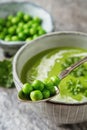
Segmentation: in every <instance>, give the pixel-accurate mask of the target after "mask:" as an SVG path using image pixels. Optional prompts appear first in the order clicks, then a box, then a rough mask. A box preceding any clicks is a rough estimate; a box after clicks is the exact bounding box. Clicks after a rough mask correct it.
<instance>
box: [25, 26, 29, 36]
mask: <svg viewBox="0 0 87 130" xmlns="http://www.w3.org/2000/svg"><path fill="white" fill-rule="evenodd" d="M29 33H30V32H29V29H28V28H27V29H25V30H24V34H26V35H27V36H29Z"/></svg>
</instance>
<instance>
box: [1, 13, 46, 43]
mask: <svg viewBox="0 0 87 130" xmlns="http://www.w3.org/2000/svg"><path fill="white" fill-rule="evenodd" d="M41 24H42V20H41V19H40V18H39V17H37V16H35V17H32V16H31V15H29V14H25V13H23V12H17V13H16V14H15V15H8V16H7V17H6V18H0V39H2V40H5V41H31V40H33V39H36V38H37V37H39V36H41V35H43V34H45V33H46V31H45V30H44V29H43V27H42V26H41Z"/></svg>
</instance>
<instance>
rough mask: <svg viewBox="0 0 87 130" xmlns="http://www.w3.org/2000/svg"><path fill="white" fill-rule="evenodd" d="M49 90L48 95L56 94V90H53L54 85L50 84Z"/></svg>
mask: <svg viewBox="0 0 87 130" xmlns="http://www.w3.org/2000/svg"><path fill="white" fill-rule="evenodd" d="M49 91H50V95H51V96H54V95H55V94H56V90H55V87H54V86H50V89H49Z"/></svg>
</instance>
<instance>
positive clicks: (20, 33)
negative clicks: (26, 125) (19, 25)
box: [18, 32, 26, 40]
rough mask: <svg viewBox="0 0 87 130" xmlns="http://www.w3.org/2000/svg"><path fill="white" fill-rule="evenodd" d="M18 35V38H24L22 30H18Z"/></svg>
mask: <svg viewBox="0 0 87 130" xmlns="http://www.w3.org/2000/svg"><path fill="white" fill-rule="evenodd" d="M18 37H19V39H20V40H24V39H25V38H26V36H25V34H24V32H19V33H18Z"/></svg>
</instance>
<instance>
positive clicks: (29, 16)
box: [0, 2, 54, 55]
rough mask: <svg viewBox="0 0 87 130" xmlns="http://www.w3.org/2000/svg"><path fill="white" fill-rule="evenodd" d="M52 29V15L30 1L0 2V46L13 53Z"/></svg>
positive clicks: (7, 52) (6, 52)
mask: <svg viewBox="0 0 87 130" xmlns="http://www.w3.org/2000/svg"><path fill="white" fill-rule="evenodd" d="M53 30H54V26H53V19H52V16H51V15H50V14H49V13H48V12H47V11H46V10H44V9H43V8H42V7H40V6H38V5H36V4H33V3H30V2H6V3H0V47H1V48H2V49H3V51H4V52H5V54H8V55H14V54H15V53H16V52H17V50H18V49H19V48H20V47H21V46H22V45H24V44H26V43H27V42H29V41H31V40H34V39H36V38H37V37H40V36H42V35H44V34H46V33H49V32H52V31H53Z"/></svg>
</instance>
